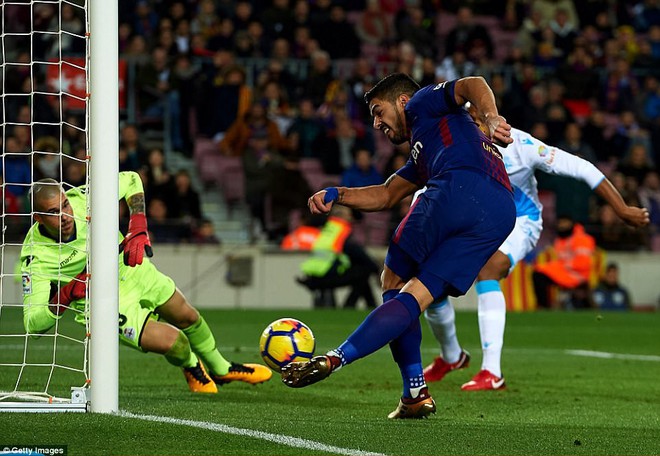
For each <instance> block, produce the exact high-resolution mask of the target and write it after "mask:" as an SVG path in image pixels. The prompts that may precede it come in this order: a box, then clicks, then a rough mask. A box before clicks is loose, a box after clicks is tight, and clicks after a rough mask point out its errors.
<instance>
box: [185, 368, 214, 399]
mask: <svg viewBox="0 0 660 456" xmlns="http://www.w3.org/2000/svg"><path fill="white" fill-rule="evenodd" d="M183 375H185V377H186V380H187V381H188V387H189V388H190V391H192V392H193V393H217V392H218V387H217V386H215V383H213V380H211V377H209V374H207V373H206V369H204V365H203V364H202V363H201V362H199V361H197V364H196V365H195V366H193V367H184V368H183Z"/></svg>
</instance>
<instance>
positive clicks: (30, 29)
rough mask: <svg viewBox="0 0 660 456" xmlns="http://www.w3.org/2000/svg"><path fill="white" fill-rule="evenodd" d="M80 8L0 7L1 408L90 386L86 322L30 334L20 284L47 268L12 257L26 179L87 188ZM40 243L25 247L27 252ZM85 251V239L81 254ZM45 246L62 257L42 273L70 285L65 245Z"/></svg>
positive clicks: (28, 215) (69, 317)
mask: <svg viewBox="0 0 660 456" xmlns="http://www.w3.org/2000/svg"><path fill="white" fill-rule="evenodd" d="M87 10H88V8H87V1H85V0H73V1H66V0H62V1H27V0H26V1H20V0H14V1H5V2H2V3H1V4H0V16H1V17H2V23H1V27H2V29H1V34H0V54H1V59H2V61H1V62H0V70H1V72H0V78H1V81H0V83H1V85H2V93H1V94H0V97H1V101H2V113H1V115H2V119H1V121H2V132H1V134H2V162H1V164H0V165H1V166H2V196H3V200H2V214H1V215H2V239H1V244H0V253H1V258H0V407H2V404H3V401H5V402H8V401H12V400H16V399H20V400H28V401H44V402H61V401H69V400H70V398H71V387H82V386H86V385H87V384H88V382H89V381H88V379H89V362H88V341H89V337H88V334H89V323H87V324H86V325H79V324H76V323H75V322H74V321H73V320H74V316H75V311H68V313H65V314H64V317H63V318H62V319H60V320H58V321H57V323H56V324H55V326H54V328H52V329H51V330H49V331H48V332H47V333H45V334H43V335H42V336H41V337H38V338H36V337H33V336H34V335H30V334H28V333H27V332H26V330H25V328H24V325H23V311H24V304H23V293H22V292H23V287H29V286H30V283H29V281H30V280H34V278H36V277H37V276H38V275H39V274H41V277H44V274H45V271H29V272H30V274H26V275H22V274H21V270H20V263H19V255H20V251H21V247H22V244H23V239H24V237H25V234H26V233H27V231H28V229H29V228H30V226H31V225H32V224H33V223H34V222H35V219H34V216H35V214H39V212H35V211H34V204H33V203H34V201H33V198H32V197H31V195H30V192H29V190H30V188H31V186H32V183H33V182H35V181H37V180H39V179H42V178H53V179H54V180H55V181H57V182H58V183H60V184H61V185H62V188H63V189H64V190H65V191H66V190H69V189H71V188H73V187H77V186H80V185H88V184H89V182H88V176H89V173H88V170H89V163H88V128H87V126H88V124H89V122H88V121H89V119H88V96H87V93H88V79H89V78H88V77H87V75H88V68H89V65H88V55H89V52H88V49H89V43H88V41H89V40H88V39H87V36H88V34H87V30H88V28H89V26H88V24H89V22H88V16H87ZM88 214H89V207H87V213H81V214H79V213H76V214H75V216H76V218H81V219H82V220H83V221H84V223H87V222H86V221H87V215H88ZM40 247H41V248H43V246H40V245H39V244H38V243H33V244H32V245H29V246H28V249H29V251H32V250H35V251H37V250H38V249H39V248H40ZM88 247H89V245H88V243H85V249H84V251H83V253H84V254H85V255H86V254H87V252H88V251H89V249H88ZM51 249H56V250H57V251H59V253H60V255H61V262H60V267H59V268H56V270H53V271H49V272H48V273H49V274H50V275H51V276H52V277H53V281H56V280H63V281H64V282H68V281H69V280H70V279H71V276H70V275H68V274H64V273H63V271H62V267H64V266H65V265H66V263H65V262H66V261H67V257H68V256H69V255H71V250H70V249H69V248H67V247H66V244H60V246H59V247H54V246H51ZM28 267H29V266H28ZM26 276H27V277H26ZM21 279H23V281H24V282H23V283H21ZM25 281H27V283H26V282H25ZM35 304H36V303H35ZM26 305H31V303H29V302H27V303H26ZM87 307H88V305H87V306H86V308H87ZM80 312H82V313H84V314H85V315H87V314H88V312H87V310H86V309H85V310H81V311H80ZM83 320H84V319H83Z"/></svg>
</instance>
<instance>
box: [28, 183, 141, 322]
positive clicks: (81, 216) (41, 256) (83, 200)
mask: <svg viewBox="0 0 660 456" xmlns="http://www.w3.org/2000/svg"><path fill="white" fill-rule="evenodd" d="M138 193H144V190H143V187H142V181H141V180H140V176H139V175H138V174H137V173H135V172H132V171H126V172H121V173H119V199H121V198H129V197H130V196H132V195H135V194H138ZM66 196H67V198H68V200H69V204H70V205H71V208H72V210H73V216H74V220H75V225H76V230H75V235H74V236H73V238H72V239H71V240H70V241H68V242H59V240H58V239H53V238H52V237H51V236H50V234H48V233H47V232H46V230H45V229H44V228H43V227H41V226H40V225H39V223H35V224H34V225H32V227H31V228H30V230H29V231H28V233H27V235H26V236H25V240H24V241H23V248H22V249H21V275H22V281H23V324H24V325H25V329H26V331H27V332H28V333H29V334H41V333H43V332H45V331H47V330H48V329H50V328H51V327H52V326H53V325H54V324H55V322H56V321H57V319H58V318H60V317H61V316H59V317H58V316H56V315H55V314H53V312H51V310H50V309H49V307H48V302H49V301H50V299H51V298H52V297H53V296H54V295H55V293H56V292H57V288H58V284H59V286H64V285H65V284H67V283H69V282H70V281H71V280H72V279H73V278H74V277H75V276H76V275H77V274H79V273H80V272H82V271H83V269H85V267H86V265H87V249H88V245H87V189H86V187H85V186H82V187H75V188H72V189H70V190H68V191H67V192H66ZM122 239H123V236H122V234H121V233H119V237H118V242H121V241H122ZM118 258H119V257H118ZM144 260H145V261H147V258H145V259H144ZM118 261H119V260H118ZM119 265H120V266H119V267H120V274H122V275H130V274H131V271H130V270H131V269H133V268H129V267H126V266H124V264H123V262H121V261H119ZM70 307H71V308H72V309H74V310H76V317H75V318H76V320H77V321H78V322H81V323H84V322H85V319H86V317H87V315H86V313H85V300H84V299H81V300H78V301H74V302H72V303H71V305H70Z"/></svg>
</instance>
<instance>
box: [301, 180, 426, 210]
mask: <svg viewBox="0 0 660 456" xmlns="http://www.w3.org/2000/svg"><path fill="white" fill-rule="evenodd" d="M418 188H419V187H418V186H417V185H416V184H413V183H412V182H410V181H408V180H406V179H404V178H403V177H400V176H398V175H397V174H392V175H391V176H390V177H389V179H387V181H385V183H383V184H380V185H371V186H368V187H354V188H349V187H329V188H326V189H324V190H321V191H318V192H316V193H315V194H313V195H312V196H311V197H310V198H309V200H308V202H307V204H308V206H309V210H310V211H311V213H312V214H327V213H328V212H330V209H331V208H332V205H333V204H334V203H335V202H336V203H337V204H341V205H342V206H346V207H350V208H352V209H358V210H361V211H365V212H375V211H381V210H383V209H390V208H392V207H394V205H395V204H397V203H398V202H399V201H401V200H402V199H403V198H405V197H406V196H408V195H410V194H412V193H413V192H414V191H416V190H417V189H418Z"/></svg>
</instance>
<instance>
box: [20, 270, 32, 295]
mask: <svg viewBox="0 0 660 456" xmlns="http://www.w3.org/2000/svg"><path fill="white" fill-rule="evenodd" d="M21 282H22V283H23V294H24V295H29V294H32V278H31V277H30V274H23V275H22V276H21Z"/></svg>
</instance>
